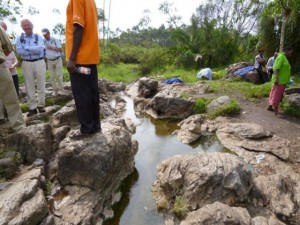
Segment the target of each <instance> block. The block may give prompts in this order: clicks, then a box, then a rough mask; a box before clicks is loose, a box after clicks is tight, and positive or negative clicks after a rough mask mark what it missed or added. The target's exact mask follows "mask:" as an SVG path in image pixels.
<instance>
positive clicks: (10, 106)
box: [0, 21, 25, 131]
mask: <svg viewBox="0 0 300 225" xmlns="http://www.w3.org/2000/svg"><path fill="white" fill-rule="evenodd" d="M1 23H2V21H1ZM12 51H13V46H12V44H11V42H10V40H9V38H8V36H7V35H6V33H5V30H4V29H3V28H2V26H0V100H1V101H2V102H3V105H4V107H5V108H6V111H7V116H8V120H9V122H10V124H11V126H12V128H13V130H15V131H18V130H20V129H21V128H23V127H25V122H24V119H23V116H22V112H21V109H20V102H19V98H18V96H17V93H16V91H15V88H14V83H13V80H12V77H11V75H10V72H9V69H8V68H7V67H6V64H5V60H6V56H7V55H9V53H10V52H12Z"/></svg>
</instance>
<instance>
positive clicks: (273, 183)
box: [255, 173, 300, 218]
mask: <svg viewBox="0 0 300 225" xmlns="http://www.w3.org/2000/svg"><path fill="white" fill-rule="evenodd" d="M255 187H256V190H257V191H258V192H259V193H260V194H261V195H262V199H263V201H264V202H268V207H269V208H270V210H271V211H272V212H273V213H275V214H276V215H283V216H285V217H287V218H288V217H295V216H296V217H297V218H300V212H299V205H300V175H299V174H296V173H290V174H274V175H269V176H259V177H257V178H255Z"/></svg>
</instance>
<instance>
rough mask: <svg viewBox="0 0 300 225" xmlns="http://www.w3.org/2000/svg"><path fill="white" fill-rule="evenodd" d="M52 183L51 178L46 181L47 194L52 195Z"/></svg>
mask: <svg viewBox="0 0 300 225" xmlns="http://www.w3.org/2000/svg"><path fill="white" fill-rule="evenodd" d="M51 191H52V184H51V182H50V181H49V180H47V181H46V196H49V195H51Z"/></svg>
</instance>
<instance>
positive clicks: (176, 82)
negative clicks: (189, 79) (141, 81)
mask: <svg viewBox="0 0 300 225" xmlns="http://www.w3.org/2000/svg"><path fill="white" fill-rule="evenodd" d="M162 82H163V83H165V84H183V83H184V81H182V80H180V79H178V78H171V79H168V80H163V81H162Z"/></svg>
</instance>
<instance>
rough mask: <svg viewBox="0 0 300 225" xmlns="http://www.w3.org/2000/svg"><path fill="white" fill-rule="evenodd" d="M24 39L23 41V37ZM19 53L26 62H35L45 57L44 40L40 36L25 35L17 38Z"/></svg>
mask: <svg viewBox="0 0 300 225" xmlns="http://www.w3.org/2000/svg"><path fill="white" fill-rule="evenodd" d="M22 36H23V37H24V38H23V40H21V37H22ZM16 50H17V53H18V54H19V55H20V56H21V58H22V59H25V60H35V59H40V58H44V57H45V44H44V38H43V37H42V36H40V35H38V34H31V35H30V36H27V35H26V34H25V33H24V34H23V35H20V36H18V37H17V40H16Z"/></svg>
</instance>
